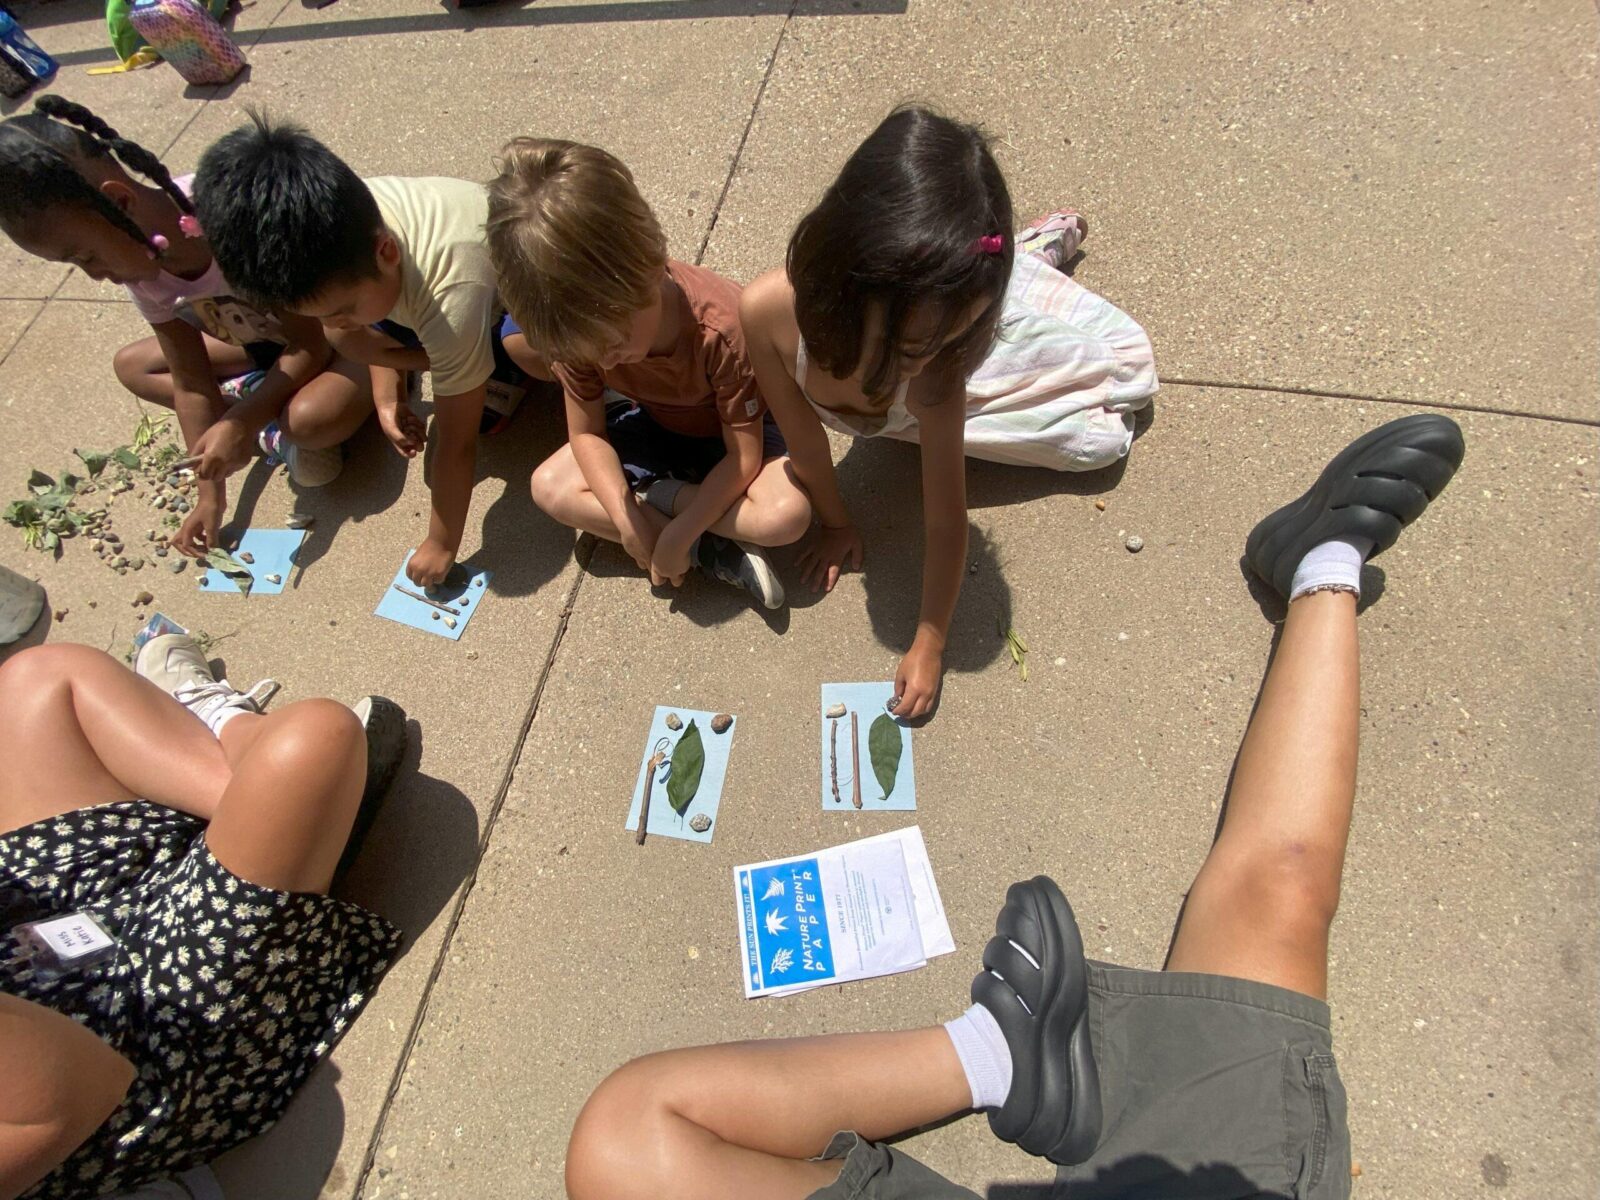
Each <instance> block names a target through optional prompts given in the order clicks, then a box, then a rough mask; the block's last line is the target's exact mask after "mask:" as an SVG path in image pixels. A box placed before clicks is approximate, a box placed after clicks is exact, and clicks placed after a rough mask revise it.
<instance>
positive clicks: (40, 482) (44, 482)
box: [28, 467, 56, 496]
mask: <svg viewBox="0 0 1600 1200" xmlns="http://www.w3.org/2000/svg"><path fill="white" fill-rule="evenodd" d="M55 489H56V481H55V480H54V479H52V478H50V476H48V475H46V474H45V473H44V472H43V471H41V470H39V468H38V467H35V468H34V469H33V471H32V473H31V474H29V476H28V490H29V491H30V492H32V493H33V494H34V495H35V496H42V495H44V494H45V493H46V492H53V491H55Z"/></svg>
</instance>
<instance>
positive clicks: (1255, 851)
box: [1167, 592, 1360, 997]
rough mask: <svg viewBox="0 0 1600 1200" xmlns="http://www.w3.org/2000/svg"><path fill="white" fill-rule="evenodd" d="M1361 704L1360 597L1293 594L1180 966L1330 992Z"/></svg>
mask: <svg viewBox="0 0 1600 1200" xmlns="http://www.w3.org/2000/svg"><path fill="white" fill-rule="evenodd" d="M1359 713H1360V688H1359V670H1358V654H1357V642H1356V597H1355V596H1353V595H1351V594H1349V593H1346V592H1313V593H1312V594H1310V595H1307V596H1302V597H1301V598H1300V599H1298V600H1296V601H1294V602H1293V603H1292V604H1290V605H1289V616H1288V619H1287V620H1286V621H1285V622H1284V626H1283V637H1282V640H1281V641H1280V642H1279V644H1278V650H1277V653H1276V654H1275V655H1274V657H1273V660H1272V665H1271V667H1270V668H1269V669H1268V671H1267V678H1266V681H1265V682H1264V683H1263V684H1262V688H1261V699H1260V702H1259V704H1258V705H1257V708H1256V712H1255V715H1254V717H1252V718H1251V721H1250V727H1249V729H1248V730H1247V731H1246V733H1245V737H1244V743H1243V745H1242V746H1241V747H1240V750H1239V759H1238V763H1237V765H1236V767H1235V771H1234V777H1233V786H1232V788H1231V790H1230V791H1229V793H1228V801H1227V809H1226V813H1225V815H1224V818H1223V823H1222V832H1221V833H1220V834H1219V835H1218V837H1217V841H1216V844H1215V845H1213V846H1212V848H1211V853H1210V854H1209V855H1208V856H1207V858H1206V861H1205V864H1204V865H1203V866H1202V867H1201V868H1200V873H1199V875H1198V876H1197V877H1196V878H1195V881H1194V885H1193V887H1191V888H1190V890H1189V898H1188V900H1187V902H1186V903H1185V905H1184V910H1183V918H1182V921H1181V923H1180V925H1179V927H1178V932H1177V936H1176V938H1175V939H1174V941H1173V945H1172V953H1171V955H1170V957H1169V958H1168V961H1167V969H1168V970H1169V971H1200V972H1206V973H1209V974H1213V975H1230V976H1234V977H1237V978H1240V979H1254V980H1258V981H1260V982H1262V983H1270V984H1276V985H1277V986H1279V987H1285V988H1290V989H1292V990H1294V991H1297V992H1304V993H1305V994H1307V995H1310V996H1317V997H1322V996H1325V995H1326V993H1327V983H1328V978H1327V977H1328V929H1329V926H1330V925H1331V924H1332V922H1333V915H1334V912H1335V910H1336V909H1337V908H1338V905H1339V880H1340V876H1341V874H1342V873H1343V870H1344V852H1345V842H1346V840H1347V839H1348V836H1349V833H1350V814H1351V807H1352V805H1353V803H1354V800H1355V785H1356V743H1357V723H1358V719H1359Z"/></svg>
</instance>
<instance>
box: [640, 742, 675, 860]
mask: <svg viewBox="0 0 1600 1200" xmlns="http://www.w3.org/2000/svg"><path fill="white" fill-rule="evenodd" d="M666 757H667V752H666V751H665V750H657V751H656V752H655V753H654V754H652V755H651V756H650V761H649V762H647V763H645V764H644V802H643V803H642V804H640V805H639V836H638V837H636V838H634V839H633V844H634V845H635V846H642V845H644V835H645V833H646V832H647V831H648V830H649V828H650V793H651V792H652V791H653V790H654V789H655V784H656V768H657V767H659V766H660V765H661V764H662V762H664V761H665V760H666Z"/></svg>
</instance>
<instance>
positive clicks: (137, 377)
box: [111, 333, 256, 408]
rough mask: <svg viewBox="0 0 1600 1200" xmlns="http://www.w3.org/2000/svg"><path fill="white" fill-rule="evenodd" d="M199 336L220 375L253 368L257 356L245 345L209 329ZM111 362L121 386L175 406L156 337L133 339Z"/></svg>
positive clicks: (165, 405) (228, 376)
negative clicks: (212, 333)
mask: <svg viewBox="0 0 1600 1200" xmlns="http://www.w3.org/2000/svg"><path fill="white" fill-rule="evenodd" d="M200 339H201V341H203V342H204V343H205V347H206V357H207V358H208V359H210V360H211V369H212V370H213V371H214V372H215V373H216V377H217V378H218V379H232V378H234V377H235V376H238V375H243V374H244V373H245V372H246V371H250V370H252V369H254V367H255V365H256V364H255V360H254V359H252V358H251V357H250V355H249V353H248V352H247V351H246V350H245V349H244V347H242V346H235V345H233V344H232V343H230V342H224V341H221V340H219V339H217V338H214V337H212V336H211V335H210V334H209V333H202V334H201V335H200ZM111 366H112V369H113V370H115V371H116V373H117V378H118V379H119V380H120V381H121V383H122V386H123V387H125V388H127V389H128V390H129V391H130V392H132V393H133V394H134V395H135V396H137V397H139V399H141V400H148V401H149V402H150V403H151V404H159V405H161V406H162V407H163V408H171V407H172V403H173V400H172V396H173V392H172V369H171V368H170V367H168V366H167V357H166V355H165V354H163V353H162V351H161V343H160V342H159V341H158V340H157V339H156V338H154V337H147V338H140V339H139V340H138V341H137V342H130V343H129V344H128V345H126V346H124V347H123V348H122V349H121V350H118V351H117V353H116V355H115V356H114V357H113V358H112V360H111Z"/></svg>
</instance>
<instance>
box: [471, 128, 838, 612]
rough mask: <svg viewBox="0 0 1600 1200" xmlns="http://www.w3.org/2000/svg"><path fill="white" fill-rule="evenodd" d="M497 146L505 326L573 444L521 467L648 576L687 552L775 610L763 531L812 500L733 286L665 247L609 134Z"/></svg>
mask: <svg viewBox="0 0 1600 1200" xmlns="http://www.w3.org/2000/svg"><path fill="white" fill-rule="evenodd" d="M502 153H503V158H502V161H501V164H500V173H499V175H498V177H497V178H495V179H494V180H493V181H492V182H491V183H490V184H489V221H488V227H487V228H488V242H489V255H490V258H491V259H492V260H493V262H494V267H495V273H496V275H497V276H498V279H499V290H500V296H501V299H502V300H503V301H504V303H505V305H506V308H507V309H508V310H509V315H508V316H507V318H506V322H505V324H503V325H502V326H501V338H502V342H503V344H504V345H505V348H506V351H507V352H508V353H509V354H510V355H511V357H512V358H513V359H514V360H515V361H516V362H517V363H518V365H520V366H521V367H522V368H523V369H524V370H526V371H528V372H530V373H532V374H534V375H538V376H541V377H545V378H548V377H551V376H554V378H555V379H556V380H557V381H558V382H559V383H560V384H561V386H562V389H563V391H564V392H565V394H566V409H567V431H568V442H567V444H566V445H565V446H563V447H562V448H561V449H560V450H558V451H556V453H555V454H553V455H551V456H550V457H549V458H548V459H546V460H545V461H544V462H543V463H541V464H540V465H539V468H538V469H537V470H536V471H535V472H534V473H533V481H532V489H533V499H534V502H535V503H536V504H538V505H539V507H540V508H542V509H544V511H545V512H547V513H549V514H550V515H551V516H552V517H554V518H556V520H558V521H560V522H562V523H563V524H565V525H570V526H572V527H574V528H576V529H582V530H586V531H588V532H589V533H592V534H595V535H596V536H597V537H603V538H607V539H608V540H610V541H613V542H620V543H621V544H622V547H623V549H625V550H626V551H627V552H628V553H629V554H630V555H631V556H632V557H633V559H634V561H635V562H637V563H638V564H639V566H640V567H641V568H643V569H644V570H646V571H648V572H649V573H650V578H651V581H652V582H653V583H657V584H663V583H668V584H671V585H673V586H676V585H678V584H679V583H681V582H682V581H683V577H684V575H685V574H686V573H687V571H688V569H689V567H690V566H698V567H699V568H700V569H701V570H703V571H705V572H706V573H707V574H709V575H711V576H713V577H715V578H717V579H721V580H724V581H726V582H728V583H734V584H737V585H739V586H741V587H744V588H746V589H747V590H749V591H750V592H752V593H753V594H754V595H755V596H756V597H757V598H758V599H759V600H760V601H761V602H762V603H763V604H764V605H766V607H768V608H777V607H778V606H779V605H781V604H782V603H783V587H782V585H781V584H780V583H779V582H778V579H777V576H776V574H775V573H774V572H773V569H772V565H771V563H769V562H768V561H767V557H766V555H765V553H763V552H762V550H761V547H762V546H781V545H785V544H787V543H789V542H793V541H796V540H797V539H798V538H799V537H800V536H801V535H802V534H803V533H804V532H805V531H806V529H807V528H808V527H809V526H810V523H811V503H810V501H809V500H808V499H807V498H806V494H805V492H803V491H802V490H801V488H800V485H799V484H798V483H797V482H796V480H795V477H794V472H793V470H792V469H791V467H790V465H789V458H788V452H787V449H786V448H785V446H784V444H783V437H782V435H781V434H779V432H778V429H777V426H776V424H774V423H773V421H772V420H771V418H770V417H768V416H767V415H766V404H765V402H764V401H763V400H762V398H761V393H760V391H759V389H758V388H757V386H756V379H755V374H754V372H753V371H752V370H751V369H750V362H749V360H748V358H747V357H746V355H745V347H744V337H743V335H742V333H741V332H740V329H739V291H740V288H739V285H738V284H736V283H733V282H732V281H730V280H727V279H724V278H722V277H721V276H720V275H717V274H716V273H715V272H712V271H707V270H705V269H704V268H701V267H696V266H691V265H690V264H688V263H682V262H678V261H676V260H674V259H670V258H668V257H667V245H666V238H665V236H664V235H663V234H662V232H661V227H660V225H658V224H657V223H656V219H655V214H653V213H652V212H651V211H650V206H649V205H648V204H646V203H645V200H644V198H643V197H642V196H641V195H640V194H639V190H638V188H637V187H636V186H635V185H634V182H633V176H632V175H631V174H630V173H629V171H628V168H627V167H625V166H623V165H622V163H621V162H619V161H618V160H617V159H616V158H614V157H613V156H612V155H610V154H608V153H606V152H605V151H604V150H600V149H597V148H595V147H593V146H584V145H580V144H578V143H575V142H567V141H557V140H551V139H543V138H517V139H516V140H514V141H512V142H511V143H510V144H508V145H507V146H506V147H505V149H504V151H503V152H502ZM608 391H609V392H614V393H617V395H613V396H611V397H610V398H611V400H612V401H613V403H612V404H611V405H609V406H608V405H607V402H606V401H607V392H608ZM622 398H626V399H627V400H629V401H631V402H632V403H631V404H623V403H622V402H621V399H622Z"/></svg>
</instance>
